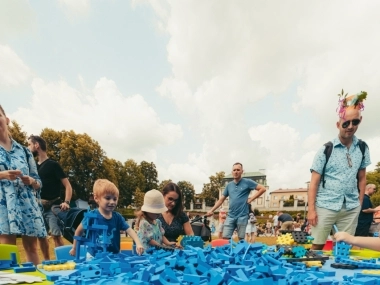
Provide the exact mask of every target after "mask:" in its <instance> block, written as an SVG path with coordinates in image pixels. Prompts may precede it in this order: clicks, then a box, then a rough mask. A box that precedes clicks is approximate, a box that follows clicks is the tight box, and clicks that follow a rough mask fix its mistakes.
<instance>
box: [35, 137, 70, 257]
mask: <svg viewBox="0 0 380 285" xmlns="http://www.w3.org/2000/svg"><path fill="white" fill-rule="evenodd" d="M28 148H29V150H30V151H31V152H32V153H33V155H35V156H38V164H37V170H38V175H39V176H40V178H41V181H42V188H41V202H42V205H43V206H44V211H43V216H44V220H45V224H46V228H47V229H48V231H49V232H50V234H51V236H52V237H53V240H54V243H55V247H58V246H62V245H64V243H63V240H62V233H61V230H60V228H59V226H58V218H57V216H56V215H55V214H54V213H53V212H52V211H51V206H52V205H60V208H61V210H62V211H66V210H69V209H70V200H71V196H72V192H73V190H72V188H71V184H70V182H69V180H68V179H67V176H66V174H65V173H64V172H63V169H62V167H61V166H60V165H59V164H58V162H56V161H54V160H52V159H50V158H49V157H48V156H47V153H46V149H47V148H46V141H45V140H44V139H43V138H41V137H39V136H30V137H29V139H28ZM61 184H63V186H64V187H65V200H64V201H62V200H61V198H60V194H61ZM38 240H39V242H40V247H41V251H42V254H43V256H44V259H45V260H50V254H49V241H48V239H47V238H39V239H38Z"/></svg>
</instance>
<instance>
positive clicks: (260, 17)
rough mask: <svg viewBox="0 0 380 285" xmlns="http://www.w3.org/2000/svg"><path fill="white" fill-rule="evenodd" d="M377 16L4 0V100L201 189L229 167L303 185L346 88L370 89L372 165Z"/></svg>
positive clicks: (340, 4) (250, 4) (0, 70)
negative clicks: (339, 95) (235, 166)
mask: <svg viewBox="0 0 380 285" xmlns="http://www.w3.org/2000/svg"><path fill="white" fill-rule="evenodd" d="M379 19H380V2H379V1H346V0H342V1H326V0H321V1H303V0H299V1H295V0H290V1H256V0H241V1H227V0H193V1H190V0H188V1H185V0H183V1H182V0H180V1H178V0H170V1H169V0H168V1H165V0H152V1H149V0H146V1H143V0H131V1H126V0H109V1H106V0H97V1H90V0H51V1H48V0H40V1H27V0H3V1H0V104H1V105H2V106H3V107H4V109H5V111H6V113H7V116H8V117H9V118H10V119H11V120H16V121H17V122H18V123H19V124H21V125H22V129H23V130H24V131H26V132H27V134H28V135H30V134H39V133H40V132H41V130H42V129H44V128H52V129H54V130H56V131H61V130H74V131H75V132H77V133H87V134H88V135H90V136H91V137H92V138H93V139H95V140H96V141H98V142H99V144H100V146H101V147H102V148H103V149H104V150H105V152H106V155H107V156H108V157H110V158H115V159H117V160H119V161H121V162H124V161H126V160H127V159H134V160H135V161H136V162H138V163H140V162H141V161H143V160H145V161H148V162H154V163H155V165H156V167H157V170H158V178H159V180H160V181H161V180H164V179H172V180H173V181H175V182H177V181H181V180H186V181H189V182H191V183H192V184H193V185H194V186H195V190H196V192H197V193H200V192H201V191H202V187H203V184H204V183H207V182H209V176H211V175H214V174H215V173H216V172H219V171H225V172H226V173H230V172H231V169H232V164H233V163H235V162H241V163H242V164H243V166H244V170H245V171H246V172H253V171H259V170H260V169H265V173H266V175H267V184H268V185H269V191H268V192H270V191H273V190H277V189H279V188H282V189H285V188H305V187H306V181H309V180H310V167H311V164H312V161H313V158H314V155H315V153H316V152H317V150H318V149H319V148H320V147H321V146H322V145H323V144H324V143H325V142H327V141H329V140H332V139H333V138H335V137H336V136H337V133H338V130H337V128H336V122H337V119H338V116H337V114H336V108H337V101H338V96H337V94H338V93H340V92H341V90H342V89H344V91H345V92H348V93H349V94H356V93H359V92H360V91H362V90H364V91H367V92H368V99H367V100H366V101H365V103H364V105H365V110H364V111H363V113H362V115H363V121H362V123H361V125H360V127H359V129H358V131H357V133H356V134H357V136H358V137H359V138H361V139H363V140H365V141H366V142H367V144H368V145H369V148H370V154H371V161H372V164H371V165H370V166H369V167H368V168H367V171H371V170H373V169H374V168H375V166H376V164H377V163H378V162H379V161H380V148H379V145H380V124H379V123H378V118H379V115H376V114H378V110H377V108H378V107H379V106H380V97H379V90H380V76H379V75H380V71H379V66H380V53H379V50H380V37H379V30H380V21H379Z"/></svg>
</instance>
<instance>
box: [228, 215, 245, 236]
mask: <svg viewBox="0 0 380 285" xmlns="http://www.w3.org/2000/svg"><path fill="white" fill-rule="evenodd" d="M247 224H248V215H246V216H244V217H240V218H231V217H229V216H227V219H226V221H225V222H224V228H223V238H228V239H230V238H231V237H232V234H233V233H234V231H235V229H237V233H238V237H239V239H244V238H245V229H246V227H247Z"/></svg>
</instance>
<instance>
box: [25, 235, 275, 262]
mask: <svg viewBox="0 0 380 285" xmlns="http://www.w3.org/2000/svg"><path fill="white" fill-rule="evenodd" d="M213 239H215V237H213ZM121 241H132V239H131V238H130V237H122V238H121ZM235 241H237V239H235ZM255 242H261V243H264V244H267V245H275V244H276V238H275V237H261V236H260V237H256V240H255ZM49 243H50V258H51V259H55V253H54V241H53V239H49ZM64 243H65V245H67V244H70V242H68V241H67V240H65V239H64ZM17 246H18V249H19V252H20V258H21V262H26V255H25V249H24V247H23V246H22V241H21V238H18V239H17ZM38 253H39V256H40V261H42V260H43V257H42V253H41V251H40V250H39V251H38Z"/></svg>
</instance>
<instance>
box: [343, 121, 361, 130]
mask: <svg viewBox="0 0 380 285" xmlns="http://www.w3.org/2000/svg"><path fill="white" fill-rule="evenodd" d="M351 123H352V125H353V126H357V125H359V124H360V119H353V120H351V121H345V122H344V123H343V124H342V128H343V129H345V128H347V127H348V126H349V125H350V124H351Z"/></svg>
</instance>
